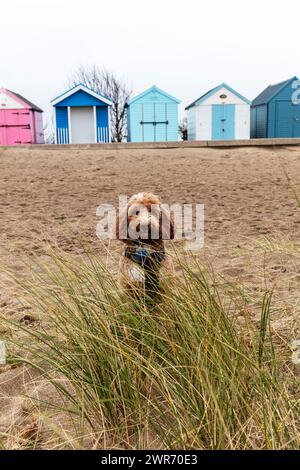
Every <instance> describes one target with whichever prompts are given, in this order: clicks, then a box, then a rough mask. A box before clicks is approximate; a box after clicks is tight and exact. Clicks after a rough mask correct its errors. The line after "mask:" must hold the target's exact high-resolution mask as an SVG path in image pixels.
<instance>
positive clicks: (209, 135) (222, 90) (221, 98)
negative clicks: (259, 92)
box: [186, 83, 250, 140]
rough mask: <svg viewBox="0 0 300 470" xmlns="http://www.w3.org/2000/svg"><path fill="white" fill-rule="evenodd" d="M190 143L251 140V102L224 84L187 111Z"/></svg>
mask: <svg viewBox="0 0 300 470" xmlns="http://www.w3.org/2000/svg"><path fill="white" fill-rule="evenodd" d="M186 110H187V120H188V140H234V139H249V137H250V101H248V100H247V99H246V98H244V97H243V96H242V95H240V94H239V93H237V92H236V91H235V90H233V89H232V88H230V87H229V86H228V85H226V84H225V83H222V85H219V86H217V87H216V88H213V89H212V90H210V91H208V92H207V93H205V94H204V95H202V96H200V98H198V99H197V100H196V101H194V102H193V103H191V104H190V105H189V106H187V107H186Z"/></svg>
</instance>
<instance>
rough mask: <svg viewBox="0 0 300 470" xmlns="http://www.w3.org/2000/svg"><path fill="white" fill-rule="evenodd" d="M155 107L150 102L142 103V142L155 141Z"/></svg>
mask: <svg viewBox="0 0 300 470" xmlns="http://www.w3.org/2000/svg"><path fill="white" fill-rule="evenodd" d="M154 121H155V108H154V104H152V103H144V104H143V105H142V121H141V126H142V132H143V142H155V133H154V132H155V129H154Z"/></svg>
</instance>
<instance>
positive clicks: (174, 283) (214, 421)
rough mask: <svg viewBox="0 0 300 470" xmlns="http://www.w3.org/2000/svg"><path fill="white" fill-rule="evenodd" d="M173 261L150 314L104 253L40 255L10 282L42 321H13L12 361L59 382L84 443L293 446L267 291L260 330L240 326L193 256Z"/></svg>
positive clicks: (284, 373)
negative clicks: (108, 264)
mask: <svg viewBox="0 0 300 470" xmlns="http://www.w3.org/2000/svg"><path fill="white" fill-rule="evenodd" d="M175 262H176V264H177V274H176V275H171V274H170V276H169V277H167V278H165V279H164V280H163V294H162V298H161V301H160V302H159V303H158V304H157V305H156V307H155V308H153V309H149V308H147V303H145V302H144V301H143V299H142V300H140V301H133V300H132V298H131V297H130V296H127V295H126V293H124V291H123V290H122V289H120V288H119V286H118V283H117V281H116V279H115V277H114V276H112V274H111V273H110V272H109V270H108V269H107V267H106V266H105V265H104V264H103V262H102V260H101V258H100V257H97V256H95V255H89V254H86V255H85V256H83V257H82V258H80V259H78V258H77V259H74V258H72V257H71V256H70V254H66V253H63V252H61V251H58V250H56V251H51V252H48V254H47V258H46V261H44V262H41V259H38V258H36V259H35V260H34V261H33V262H32V265H31V267H30V276H28V275H26V276H24V277H23V278H21V277H18V278H17V279H16V281H17V282H18V285H19V293H20V294H19V295H20V297H23V296H24V298H25V297H26V299H27V300H26V302H28V303H29V304H30V306H31V307H32V312H33V315H34V316H35V317H36V318H39V319H40V320H39V321H38V322H37V323H36V324H35V325H34V326H32V325H30V326H26V325H24V324H20V323H17V322H10V326H11V328H12V330H13V331H12V334H11V336H10V338H11V339H10V341H11V343H10V345H9V348H8V349H9V360H10V361H11V362H14V363H22V364H27V365H29V366H30V367H33V368H35V369H36V370H37V371H38V372H39V373H40V374H42V375H43V377H44V378H46V380H47V381H48V382H50V383H51V384H53V385H54V386H55V387H56V389H57V390H58V392H59V394H60V395H61V396H62V397H64V399H65V402H66V403H67V406H65V407H64V409H63V410H60V411H64V412H65V413H67V414H70V415H72V419H75V420H78V422H80V423H82V424H83V428H84V433H85V435H88V436H89V439H88V444H87V443H85V442H83V443H82V446H83V447H85V446H88V447H92V448H123V449H132V448H134V449H146V448H163V449H299V447H300V434H299V431H300V421H299V411H300V409H299V408H300V406H299V405H300V401H299V379H298V378H297V377H296V376H295V375H294V374H293V371H292V370H290V369H289V368H287V367H286V365H285V364H284V360H283V359H282V358H281V356H280V355H278V354H277V352H276V344H275V345H274V340H273V338H272V330H271V327H270V315H271V313H272V293H271V292H266V293H265V295H264V297H263V298H262V299H261V320H260V323H259V325H257V324H253V323H252V322H251V320H249V319H248V320H247V319H246V321H245V324H243V325H242V326H241V325H240V324H238V323H237V322H236V320H235V315H234V313H235V310H234V309H235V308H237V307H234V305H233V304H232V302H231V301H230V299H228V298H227V297H226V295H225V294H224V293H223V292H222V291H221V290H220V288H218V287H216V282H214V281H215V279H214V278H213V277H212V276H211V275H209V274H208V273H207V272H205V271H204V270H203V268H202V267H201V266H200V265H199V264H198V262H197V260H196V259H192V260H190V261H189V262H186V261H180V258H178V259H176V260H175ZM6 321H7V320H6ZM59 406H60V405H57V407H58V408H57V410H59ZM63 446H66V447H67V446H68V443H67V442H65V443H64V444H63Z"/></svg>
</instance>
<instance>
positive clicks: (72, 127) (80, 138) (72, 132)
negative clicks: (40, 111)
mask: <svg viewBox="0 0 300 470" xmlns="http://www.w3.org/2000/svg"><path fill="white" fill-rule="evenodd" d="M51 104H52V106H53V107H54V116H55V143H57V144H92V143H100V142H110V119H109V113H110V106H111V105H112V102H111V100H110V99H109V98H107V97H105V96H102V95H100V94H99V93H96V92H95V91H93V90H91V89H90V88H88V87H86V86H85V85H83V84H82V83H80V84H79V85H76V86H74V87H73V88H71V89H70V90H68V91H66V92H65V93H63V94H62V95H60V96H58V97H57V98H55V99H54V100H52V101H51Z"/></svg>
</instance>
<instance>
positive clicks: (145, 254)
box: [125, 246, 165, 268]
mask: <svg viewBox="0 0 300 470" xmlns="http://www.w3.org/2000/svg"><path fill="white" fill-rule="evenodd" d="M125 256H126V258H128V259H130V260H131V261H133V262H134V263H136V264H138V265H139V266H141V267H142V268H145V267H147V266H148V265H149V264H151V262H154V263H158V264H160V263H162V261H163V260H164V258H165V250H164V248H162V249H161V250H152V249H151V248H148V249H147V248H143V247H141V246H127V247H126V249H125Z"/></svg>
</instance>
